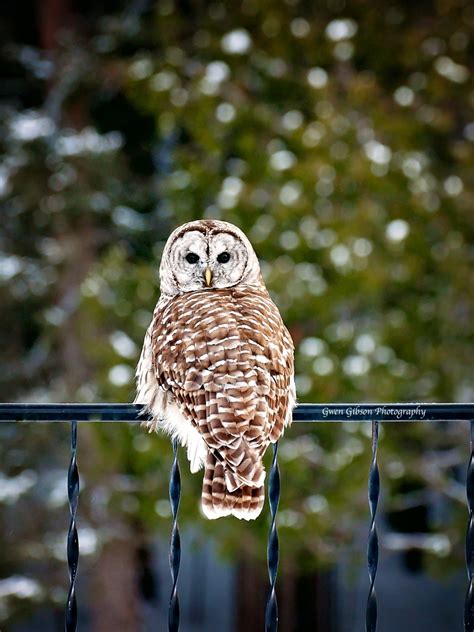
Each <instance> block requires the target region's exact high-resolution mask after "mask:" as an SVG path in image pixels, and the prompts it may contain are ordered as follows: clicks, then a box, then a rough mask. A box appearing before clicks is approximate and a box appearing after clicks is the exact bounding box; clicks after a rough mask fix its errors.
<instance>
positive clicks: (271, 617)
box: [265, 443, 280, 632]
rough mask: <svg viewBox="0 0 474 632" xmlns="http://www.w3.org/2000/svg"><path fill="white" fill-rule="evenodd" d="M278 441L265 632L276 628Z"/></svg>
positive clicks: (272, 484)
mask: <svg viewBox="0 0 474 632" xmlns="http://www.w3.org/2000/svg"><path fill="white" fill-rule="evenodd" d="M277 456H278V443H274V444H273V459H272V465H271V468H270V476H269V482H268V501H269V504H270V513H271V524H270V532H269V534H268V546H267V560H268V577H269V579H270V592H269V593H268V599H267V607H266V610H265V632H276V631H277V630H278V603H277V597H276V592H275V584H276V578H277V573H278V559H279V544H278V532H277V527H276V515H277V511H278V504H279V502H280V470H279V468H278V461H277Z"/></svg>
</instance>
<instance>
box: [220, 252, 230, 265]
mask: <svg viewBox="0 0 474 632" xmlns="http://www.w3.org/2000/svg"><path fill="white" fill-rule="evenodd" d="M229 259H230V254H229V253H228V252H221V254H220V255H217V261H218V262H219V263H227V262H228V261H229Z"/></svg>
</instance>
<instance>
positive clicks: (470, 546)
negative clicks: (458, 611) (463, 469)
mask: <svg viewBox="0 0 474 632" xmlns="http://www.w3.org/2000/svg"><path fill="white" fill-rule="evenodd" d="M470 430H471V435H470V437H471V457H470V459H469V465H468V467H467V478H466V496H467V508H468V510H469V521H468V523H467V532H466V568H467V578H468V582H469V583H468V587H467V592H466V600H465V602H464V630H465V632H473V630H474V420H473V421H471V422H470Z"/></svg>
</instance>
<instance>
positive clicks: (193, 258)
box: [186, 252, 199, 263]
mask: <svg viewBox="0 0 474 632" xmlns="http://www.w3.org/2000/svg"><path fill="white" fill-rule="evenodd" d="M186 261H187V262H188V263H197V262H198V261H199V255H197V254H196V253H195V252H188V254H187V255H186Z"/></svg>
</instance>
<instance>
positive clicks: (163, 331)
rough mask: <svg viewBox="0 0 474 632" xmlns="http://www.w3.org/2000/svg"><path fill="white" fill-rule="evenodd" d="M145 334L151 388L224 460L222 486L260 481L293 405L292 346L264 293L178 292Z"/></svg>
mask: <svg viewBox="0 0 474 632" xmlns="http://www.w3.org/2000/svg"><path fill="white" fill-rule="evenodd" d="M151 336H152V349H153V365H154V369H155V373H156V376H157V380H158V383H159V385H160V386H161V387H162V388H163V389H164V390H166V391H169V392H170V393H171V395H172V397H173V398H174V400H175V402H176V404H177V406H178V407H179V409H180V411H181V412H182V414H183V416H184V418H185V419H186V420H187V421H189V423H190V424H192V425H193V426H194V427H196V428H197V430H198V431H199V433H200V434H201V436H202V438H203V439H204V441H205V443H206V444H207V446H208V447H209V449H210V450H212V451H213V453H214V454H215V455H216V458H217V459H218V460H221V461H223V462H224V463H225V465H226V472H227V474H228V477H229V480H228V481H227V482H228V487H229V489H232V488H236V487H238V486H239V485H240V484H243V483H245V484H254V485H257V484H258V485H259V484H261V483H262V481H263V477H264V473H263V466H262V465H261V456H262V455H263V453H264V452H265V450H266V448H267V446H268V444H269V443H270V442H275V441H277V440H278V438H279V437H280V435H281V434H282V432H283V429H284V427H285V425H287V424H288V423H290V421H291V410H292V408H293V406H294V403H295V397H294V386H293V343H292V340H291V337H290V335H289V333H288V331H287V330H286V328H285V326H284V324H283V322H282V320H281V316H280V314H279V312H278V309H277V308H276V306H275V305H274V303H273V302H272V301H271V299H270V297H269V295H268V293H267V292H266V291H263V290H257V289H253V288H252V289H251V288H243V289H239V290H237V289H229V290H213V291H206V290H204V291H201V292H192V293H187V294H183V295H181V296H179V297H176V298H174V299H171V300H170V301H169V302H168V303H166V304H165V305H164V307H163V308H162V309H158V310H157V311H156V312H155V317H154V323H153V325H152V328H151ZM227 474H226V476H227Z"/></svg>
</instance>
